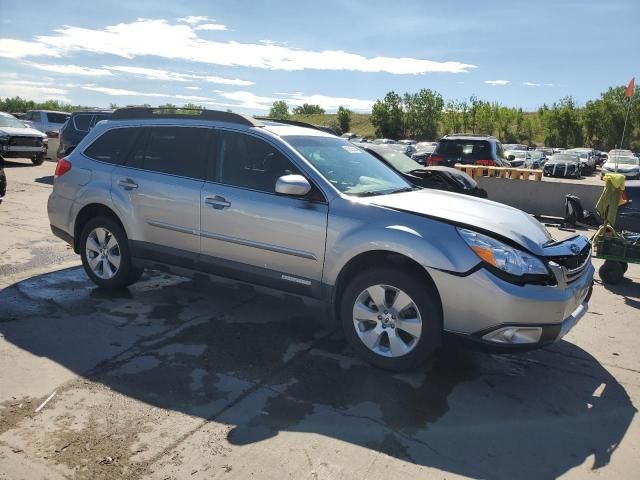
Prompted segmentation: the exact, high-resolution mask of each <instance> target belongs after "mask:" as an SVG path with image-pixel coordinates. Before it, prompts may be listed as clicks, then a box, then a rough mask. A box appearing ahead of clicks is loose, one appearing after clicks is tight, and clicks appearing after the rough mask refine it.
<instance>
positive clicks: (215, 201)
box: [204, 195, 231, 210]
mask: <svg viewBox="0 0 640 480" xmlns="http://www.w3.org/2000/svg"><path fill="white" fill-rule="evenodd" d="M204 203H206V204H207V205H209V206H210V207H213V209H214V210H222V209H223V208H229V207H230V206H231V202H227V199H226V198H224V197H221V196H220V195H214V196H213V197H205V199H204Z"/></svg>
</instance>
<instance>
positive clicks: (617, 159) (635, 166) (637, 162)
mask: <svg viewBox="0 0 640 480" xmlns="http://www.w3.org/2000/svg"><path fill="white" fill-rule="evenodd" d="M607 173H619V174H621V175H624V176H625V177H626V178H629V179H634V180H636V179H640V159H639V158H637V157H634V156H633V155H624V156H611V155H610V156H609V160H607V163H605V164H604V165H602V173H601V174H600V178H604V176H605V174H607Z"/></svg>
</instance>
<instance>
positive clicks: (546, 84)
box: [544, 83, 553, 87]
mask: <svg viewBox="0 0 640 480" xmlns="http://www.w3.org/2000/svg"><path fill="white" fill-rule="evenodd" d="M544 86H545V87H553V83H545V84H544Z"/></svg>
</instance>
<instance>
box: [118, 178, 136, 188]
mask: <svg viewBox="0 0 640 480" xmlns="http://www.w3.org/2000/svg"><path fill="white" fill-rule="evenodd" d="M118 186H120V187H122V188H124V189H125V190H133V189H134V188H138V184H137V183H136V182H134V181H133V180H132V179H130V178H121V179H120V180H118Z"/></svg>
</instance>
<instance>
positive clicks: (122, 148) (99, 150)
mask: <svg viewBox="0 0 640 480" xmlns="http://www.w3.org/2000/svg"><path fill="white" fill-rule="evenodd" d="M141 130H142V129H141V128H114V129H113V130H108V131H106V132H105V133H103V134H102V135H101V136H100V137H98V138H97V139H96V140H95V141H94V142H93V143H92V144H91V145H89V147H88V148H87V149H86V150H85V151H84V154H85V155H86V156H87V157H89V158H93V159H94V160H98V161H100V162H105V163H112V164H114V165H122V164H123V162H124V159H125V157H126V155H127V152H128V151H129V149H130V148H131V145H132V144H133V142H134V140H135V138H136V137H137V136H138V135H139V133H140V131H141Z"/></svg>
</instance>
